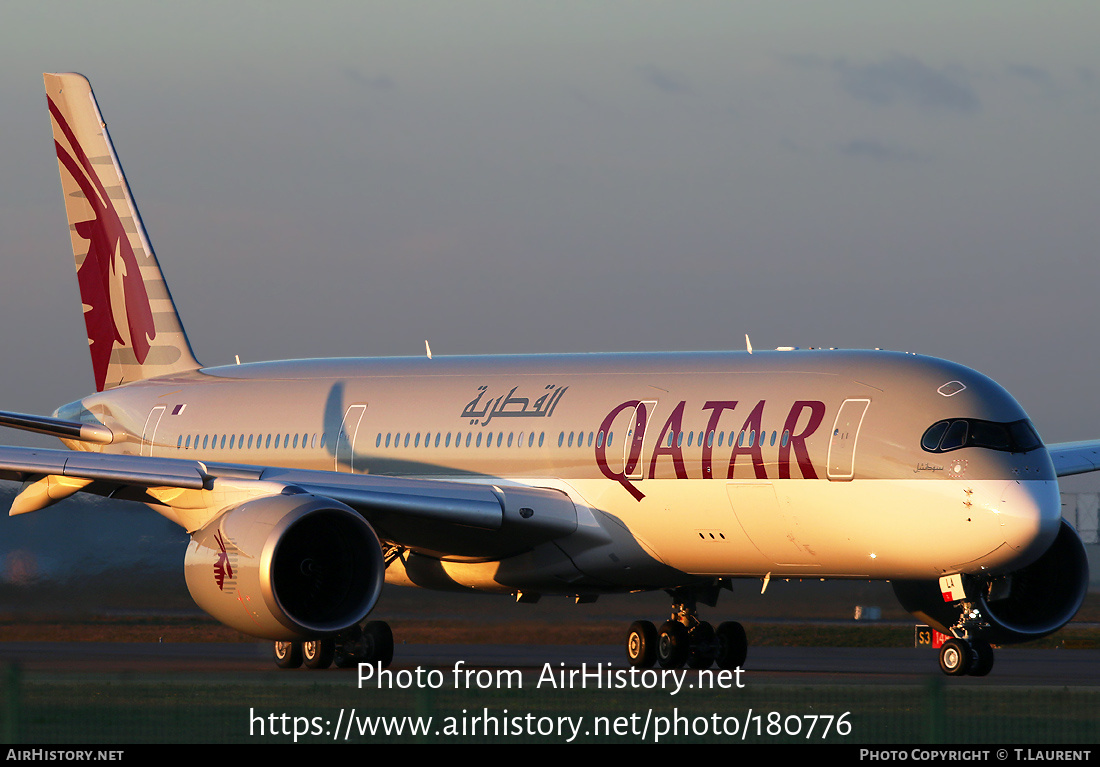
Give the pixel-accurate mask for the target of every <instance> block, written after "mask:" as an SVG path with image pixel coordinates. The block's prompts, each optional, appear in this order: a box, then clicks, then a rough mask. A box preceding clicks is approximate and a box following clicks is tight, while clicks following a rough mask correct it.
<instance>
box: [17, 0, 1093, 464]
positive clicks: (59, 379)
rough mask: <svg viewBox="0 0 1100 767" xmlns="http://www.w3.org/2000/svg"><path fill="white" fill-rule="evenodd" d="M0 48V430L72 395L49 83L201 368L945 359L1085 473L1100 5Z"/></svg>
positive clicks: (79, 382)
mask: <svg viewBox="0 0 1100 767" xmlns="http://www.w3.org/2000/svg"><path fill="white" fill-rule="evenodd" d="M3 18H4V23H3V25H2V29H0V97H2V99H3V102H2V103H3V104H4V109H3V110H0V126H2V132H0V136H2V137H3V141H4V142H5V144H6V146H5V149H6V151H4V152H0V179H2V180H3V183H2V184H0V231H2V232H3V245H2V246H0V257H2V258H3V261H4V263H5V265H6V270H5V272H6V279H3V280H0V355H2V358H3V359H4V360H5V361H6V365H5V369H4V374H3V375H2V376H0V408H3V409H10V410H17V411H22V412H31V413H49V412H51V411H52V410H53V409H54V408H55V407H57V406H58V405H60V404H62V403H65V402H68V401H71V400H75V399H78V398H79V397H81V396H82V395H84V394H87V393H89V392H90V391H91V390H92V389H93V388H94V383H93V380H92V371H91V365H90V361H89V357H88V353H87V348H86V339H85V334H84V329H83V324H82V320H81V310H80V301H79V297H78V294H77V285H76V279H75V277H74V269H73V260H72V255H71V251H70V250H69V242H68V237H67V232H66V225H65V218H64V212H63V208H62V201H61V195H60V184H59V180H58V172H57V164H56V160H55V157H54V153H53V148H52V146H51V136H50V127H49V119H48V114H47V111H46V100H45V97H44V91H43V85H42V77H41V74H42V72H44V71H78V72H81V73H83V74H85V75H86V76H88V77H89V79H90V80H91V82H92V85H93V88H94V89H95V92H96V96H97V98H98V100H99V104H100V108H101V110H102V112H103V114H104V116H105V118H106V120H107V123H108V126H109V130H110V131H111V135H112V137H113V139H114V142H115V148H116V150H117V152H118V155H119V158H120V160H121V162H122V165H123V167H124V168H125V170H126V173H127V176H128V179H129V182H130V186H131V190H132V191H133V193H134V196H135V198H136V200H137V203H138V205H139V207H140V208H141V211H142V215H143V218H144V220H145V224H146V227H147V229H148V230H149V234H150V238H151V241H152V244H153V247H154V249H155V250H156V252H157V254H158V258H159V259H160V262H161V265H162V268H163V270H164V272H165V275H166V277H167V280H168V284H169V286H170V288H171V289H172V292H173V295H174V297H175V299H176V303H177V306H178V308H179V311H180V313H181V316H182V319H183V322H184V325H185V327H186V328H187V331H188V334H189V337H190V340H191V343H192V346H193V347H194V349H195V352H196V354H197V356H198V357H199V359H200V360H201V361H202V362H203V363H204V364H207V365H214V364H225V363H230V362H232V361H233V359H234V355H239V356H240V358H241V360H242V361H253V360H261V359H278V358H293V357H323V356H376V355H377V356H391V355H421V354H423V353H424V340H425V339H428V340H429V341H430V342H431V347H432V351H433V353H434V354H436V355H449V354H472V353H476V354H492V353H516V352H598V351H621V350H690V349H743V348H744V345H745V341H744V336H745V334H748V335H749V336H750V338H751V339H752V344H753V346H754V348H756V349H764V348H772V347H776V346H786V345H793V346H801V347H809V346H826V347H829V346H835V347H843V348H874V347H881V348H888V349H898V350H903V351H912V352H917V353H921V354H928V355H933V356H937V357H944V358H947V359H951V360H954V361H956V362H961V363H963V364H966V365H969V366H971V367H973V368H975V369H977V370H979V371H981V372H983V373H985V374H987V375H989V376H991V377H993V378H994V379H996V380H998V381H999V382H1000V383H1002V384H1003V385H1004V386H1005V387H1006V388H1007V389H1008V390H1009V391H1010V392H1012V393H1013V394H1014V395H1015V396H1016V398H1017V399H1018V400H1019V401H1020V402H1021V404H1022V405H1023V406H1024V407H1025V409H1027V411H1028V412H1029V414H1030V415H1031V417H1032V419H1033V421H1034V422H1035V424H1036V426H1037V428H1038V429H1039V431H1040V433H1041V434H1042V435H1043V437H1044V439H1046V440H1047V441H1048V442H1058V441H1067V440H1076V439H1087V438H1097V437H1100V404H1098V402H1097V397H1096V390H1097V385H1098V383H1100V355H1098V354H1097V351H1098V348H1100V344H1098V343H1097V341H1096V338H1095V336H1096V333H1095V330H1096V327H1097V304H1098V301H1097V295H1098V285H1100V257H1098V254H1097V245H1098V243H1100V215H1098V200H1100V151H1097V147H1096V142H1097V137H1098V136H1100V46H1097V45H1096V32H1097V30H1100V5H1097V4H1096V3H1095V2H1074V1H1072V0H1069V1H1067V2H1060V3H1059V4H1058V10H1057V13H1053V12H1051V10H1050V8H1049V6H1046V5H1043V4H1037V3H1032V2H1016V1H1015V0H998V2H988V1H982V0H979V1H978V2H972V3H966V4H959V3H954V2H952V3H948V2H926V3H919V4H913V3H906V4H902V3H882V2H853V1H851V0H837V1H836V2H830V3H812V2H790V3H771V2H690V1H689V2H676V3H669V2H646V1H644V0H642V1H637V2H607V1H605V0H599V1H596V2H555V3H536V2H518V1H515V0H511V1H509V2H487V1H484V0H470V1H469V2H463V3H445V2H438V3H436V2H417V3H408V2H320V3H312V4H309V5H308V10H306V5H304V4H302V3H297V2H293V3H292V2H263V3H260V2H253V3H249V2H239V3H224V2H190V3H187V4H185V5H184V4H155V3H137V2H121V1H120V2H96V3H63V4H62V3H56V2H49V1H47V2H35V3H30V2H26V3H24V2H12V3H5V5H4V9H3ZM27 439H36V438H30V437H25V436H24V435H19V434H12V435H11V438H10V439H8V435H5V440H7V441H9V442H10V443H14V444H24V443H25V442H24V440H27ZM47 444H48V443H47Z"/></svg>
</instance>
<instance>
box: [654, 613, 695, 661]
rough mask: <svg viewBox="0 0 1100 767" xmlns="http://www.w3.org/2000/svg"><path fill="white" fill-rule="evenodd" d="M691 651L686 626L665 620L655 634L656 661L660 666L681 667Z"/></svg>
mask: <svg viewBox="0 0 1100 767" xmlns="http://www.w3.org/2000/svg"><path fill="white" fill-rule="evenodd" d="M690 652H691V641H690V639H689V637H688V630H687V627H686V626H685V625H684V624H682V623H680V622H679V621H671V620H670V621H665V622H664V623H663V624H661V630H660V631H659V632H658V634H657V663H658V664H659V665H660V666H661V668H683V666H684V663H685V662H687V659H688V655H689V654H690Z"/></svg>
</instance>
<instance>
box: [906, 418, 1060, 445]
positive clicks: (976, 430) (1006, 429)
mask: <svg viewBox="0 0 1100 767" xmlns="http://www.w3.org/2000/svg"><path fill="white" fill-rule="evenodd" d="M1042 445H1043V442H1042V440H1040V439H1039V435H1038V434H1036V433H1035V427H1033V426H1032V425H1031V422H1030V421H1028V420H1027V419H1026V418H1025V419H1024V420H1021V421H1013V422H1012V423H998V422H996V421H981V420H978V419H977V418H952V419H950V420H947V421H937V422H936V423H934V424H932V425H931V426H929V427H928V429H927V430H926V431H925V432H924V436H923V437H921V441H920V446H921V447H922V448H924V449H925V450H927V451H928V452H929V453H947V452H949V451H951V450H958V449H959V448H960V447H984V448H988V449H989V450H1000V451H1002V452H1005V453H1027V452H1029V451H1031V450H1034V449H1035V448H1037V447H1042Z"/></svg>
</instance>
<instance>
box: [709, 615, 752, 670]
mask: <svg viewBox="0 0 1100 767" xmlns="http://www.w3.org/2000/svg"><path fill="white" fill-rule="evenodd" d="M717 639H718V655H717V657H716V658H715V659H714V660H715V663H716V664H717V665H718V668H721V669H727V670H733V669H735V668H737V667H739V666H743V665H745V658H746V657H748V654H749V639H748V637H747V636H745V627H744V626H742V625H741V624H740V623H738V622H737V621H726V622H725V623H722V624H720V625H719V626H718V633H717Z"/></svg>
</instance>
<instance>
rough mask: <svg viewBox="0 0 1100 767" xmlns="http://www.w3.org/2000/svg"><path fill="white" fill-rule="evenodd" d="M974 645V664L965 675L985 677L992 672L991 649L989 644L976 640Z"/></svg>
mask: <svg viewBox="0 0 1100 767" xmlns="http://www.w3.org/2000/svg"><path fill="white" fill-rule="evenodd" d="M973 645H974V662H973V663H972V664H971V666H970V671H968V672H967V673H969V674H970V676H985V675H986V674H988V673H989V672H990V671H992V670H993V648H992V647H991V646H990V644H989V642H983V641H982V640H980V639H979V640H978V641H976V642H974V643H973Z"/></svg>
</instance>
